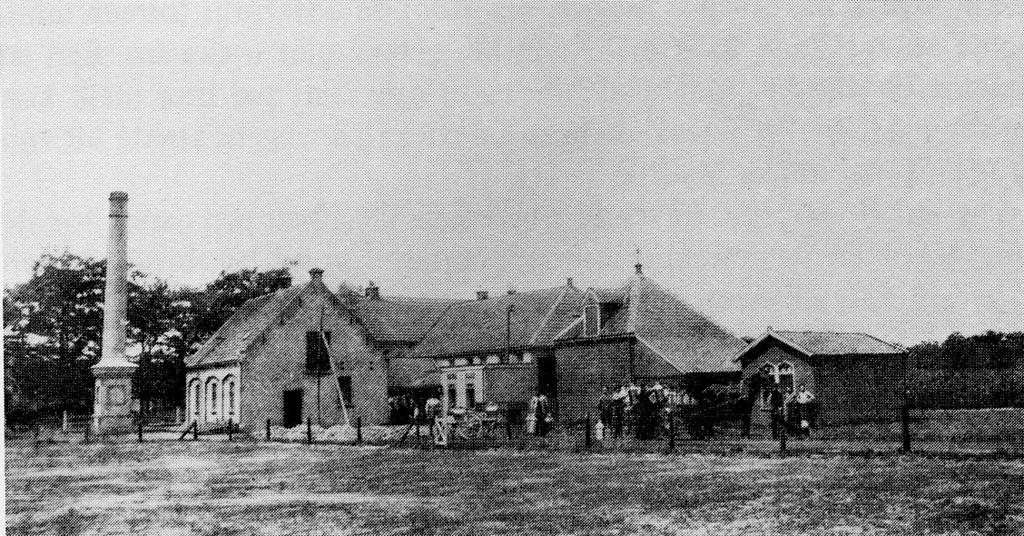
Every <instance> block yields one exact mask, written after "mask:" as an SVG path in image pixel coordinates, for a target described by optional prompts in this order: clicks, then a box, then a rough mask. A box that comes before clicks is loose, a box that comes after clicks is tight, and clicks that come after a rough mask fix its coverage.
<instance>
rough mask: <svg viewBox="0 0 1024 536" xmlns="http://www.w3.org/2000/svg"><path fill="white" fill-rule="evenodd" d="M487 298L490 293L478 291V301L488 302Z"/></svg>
mask: <svg viewBox="0 0 1024 536" xmlns="http://www.w3.org/2000/svg"><path fill="white" fill-rule="evenodd" d="M487 296H488V293H487V291H486V290H478V291H476V299H477V300H478V301H483V300H486V299H487Z"/></svg>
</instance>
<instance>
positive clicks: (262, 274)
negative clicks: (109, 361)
mask: <svg viewBox="0 0 1024 536" xmlns="http://www.w3.org/2000/svg"><path fill="white" fill-rule="evenodd" d="M291 281H292V277H291V273H290V271H289V268H288V267H287V266H283V267H280V268H274V269H270V270H265V271H260V270H258V269H255V268H251V269H243V270H239V271H236V272H230V273H229V272H221V273H220V275H219V276H217V278H216V279H214V280H213V281H212V282H210V283H208V284H206V285H205V286H203V287H198V288H196V287H187V286H186V287H181V288H171V287H170V286H169V285H168V283H167V282H166V281H165V280H162V279H159V278H156V277H152V276H150V275H148V274H145V273H142V272H140V271H138V270H135V269H131V270H129V277H128V326H127V327H126V329H127V336H128V347H129V353H130V354H134V355H136V356H137V362H138V364H139V368H138V370H137V371H136V377H135V381H134V382H133V383H134V386H135V391H136V392H135V393H134V395H135V396H136V397H137V398H139V399H140V400H141V401H142V406H143V408H147V409H148V408H151V407H152V408H173V407H176V406H180V405H182V401H183V400H184V385H185V365H184V360H185V357H187V356H188V355H189V354H191V353H193V352H195V351H196V350H197V349H198V348H199V346H200V345H201V344H202V343H203V342H204V341H205V340H206V339H207V338H208V337H210V336H211V335H212V334H213V333H214V332H215V331H217V329H218V328H220V326H221V325H222V324H223V323H224V322H225V321H226V320H227V319H228V318H230V317H231V315H232V314H234V312H235V311H236V310H237V309H238V308H239V307H240V306H241V305H242V304H243V303H245V302H246V300H248V299H250V298H254V297H257V296H260V295H263V294H266V293H269V292H274V291H276V290H278V289H281V288H286V287H289V286H290V285H291ZM105 283H106V261H105V260H103V259H93V258H88V257H81V256H78V255H75V254H72V253H68V252H65V253H62V254H60V255H49V254H48V255H43V256H42V257H40V258H39V259H38V260H37V261H36V262H35V263H34V265H33V269H32V277H31V279H29V281H27V282H26V283H23V284H20V285H17V286H14V287H12V288H5V289H4V347H5V349H4V374H5V382H4V386H5V389H4V398H5V402H6V405H5V416H6V418H7V419H8V422H12V421H18V420H23V419H31V418H36V417H39V416H54V415H57V414H60V412H62V411H65V410H67V411H70V412H72V413H77V414H88V413H91V411H92V390H93V377H92V373H91V371H90V370H89V367H91V366H92V365H94V364H96V362H97V361H98V360H99V358H100V355H99V354H100V349H101V348H102V346H103V340H102V337H103V298H104V296H103V293H104V286H105Z"/></svg>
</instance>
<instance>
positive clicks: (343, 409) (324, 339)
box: [320, 321, 352, 428]
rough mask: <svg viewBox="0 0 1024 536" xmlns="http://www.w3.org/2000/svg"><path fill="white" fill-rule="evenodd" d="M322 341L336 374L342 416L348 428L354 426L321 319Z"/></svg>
mask: <svg viewBox="0 0 1024 536" xmlns="http://www.w3.org/2000/svg"><path fill="white" fill-rule="evenodd" d="M320 341H321V342H323V343H324V350H325V351H326V352H327V362H328V363H330V365H331V375H333V376H334V389H335V390H336V391H337V393H338V403H339V404H340V405H341V416H342V418H344V419H345V424H344V425H343V426H345V427H346V428H352V422H351V421H350V420H349V418H348V403H347V402H348V401H346V400H345V397H344V396H343V395H342V393H341V385H340V384H339V383H338V377H339V376H338V371H337V370H335V368H334V356H333V355H331V345H330V344H329V343H328V342H327V337H326V336H325V335H324V327H323V324H322V321H321V326H320Z"/></svg>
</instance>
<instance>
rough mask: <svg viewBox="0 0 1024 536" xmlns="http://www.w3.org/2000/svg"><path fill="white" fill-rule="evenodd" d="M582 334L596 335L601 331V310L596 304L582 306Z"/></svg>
mask: <svg viewBox="0 0 1024 536" xmlns="http://www.w3.org/2000/svg"><path fill="white" fill-rule="evenodd" d="M583 317H584V318H583V322H584V326H583V327H584V335H586V336H587V337H597V334H598V333H599V332H600V331H601V312H600V310H599V309H598V306H597V305H588V306H586V307H584V308H583Z"/></svg>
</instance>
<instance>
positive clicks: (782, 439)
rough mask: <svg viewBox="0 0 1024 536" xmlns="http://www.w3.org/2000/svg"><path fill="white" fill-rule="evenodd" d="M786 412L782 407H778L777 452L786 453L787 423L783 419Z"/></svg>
mask: <svg viewBox="0 0 1024 536" xmlns="http://www.w3.org/2000/svg"><path fill="white" fill-rule="evenodd" d="M785 417H786V414H785V413H784V410H783V409H782V408H779V452H782V453H783V454H785V453H786V432H787V430H788V427H789V423H788V422H787V421H786V419H785Z"/></svg>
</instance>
